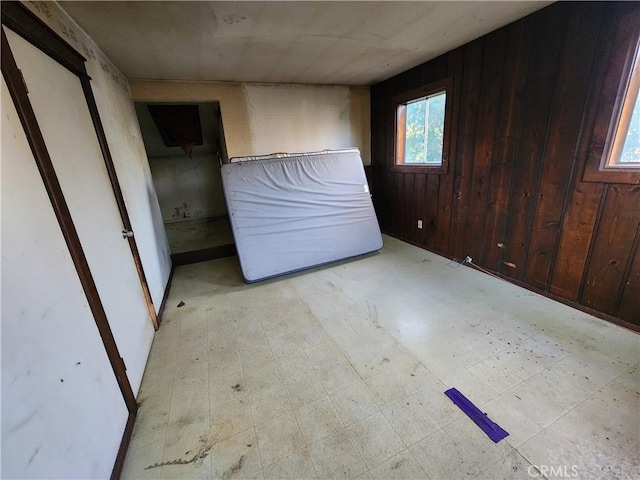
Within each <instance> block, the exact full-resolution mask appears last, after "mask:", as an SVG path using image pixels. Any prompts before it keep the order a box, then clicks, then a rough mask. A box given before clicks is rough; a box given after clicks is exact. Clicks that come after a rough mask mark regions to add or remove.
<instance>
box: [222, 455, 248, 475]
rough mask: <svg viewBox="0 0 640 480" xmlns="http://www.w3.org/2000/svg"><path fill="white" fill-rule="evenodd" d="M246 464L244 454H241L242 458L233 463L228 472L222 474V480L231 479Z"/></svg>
mask: <svg viewBox="0 0 640 480" xmlns="http://www.w3.org/2000/svg"><path fill="white" fill-rule="evenodd" d="M243 464H244V455H242V456H240V459H239V460H238V461H237V462H236V463H234V464H233V465H231V466H230V467H229V468H228V469H227V471H226V472H224V473H223V474H222V480H229V479H230V478H231V476H232V475H234V474H236V473H238V472H239V471H240V470H241V469H242V465H243Z"/></svg>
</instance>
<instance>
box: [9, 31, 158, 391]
mask: <svg viewBox="0 0 640 480" xmlns="http://www.w3.org/2000/svg"><path fill="white" fill-rule="evenodd" d="M5 32H6V33H7V38H8V41H9V45H10V46H11V50H12V51H13V54H14V56H15V59H16V63H17V65H18V68H20V70H21V71H22V74H23V76H24V79H25V82H26V85H27V88H28V90H29V99H30V101H31V105H32V106H33V110H34V112H35V116H36V119H37V121H38V124H39V126H40V129H41V131H42V135H43V137H44V141H45V144H46V145H47V149H48V151H49V155H50V156H51V160H52V162H53V166H54V169H55V171H56V174H57V177H58V180H59V181H60V185H61V187H62V191H63V193H64V196H65V199H66V201H67V204H68V206H69V210H70V212H71V218H72V220H73V222H74V224H75V227H76V230H77V231H78V236H79V237H80V243H81V244H82V248H83V250H84V252H85V255H86V257H87V262H88V264H89V268H90V270H91V273H92V275H93V278H94V280H95V283H96V287H97V289H98V293H99V295H100V298H101V300H102V303H103V306H104V309H105V312H106V315H107V319H108V320H109V325H110V326H111V330H112V331H113V336H114V338H115V341H116V344H117V346H118V350H119V352H120V355H121V356H122V357H123V359H124V362H125V365H126V367H127V376H128V378H129V382H130V383H131V388H132V389H133V392H134V394H135V393H137V391H138V389H139V386H140V381H141V380H142V374H143V372H144V367H145V364H146V360H147V355H148V352H149V349H150V347H151V342H152V340H153V333H154V330H153V325H152V323H151V319H150V318H149V312H148V310H147V305H146V303H145V299H144V295H143V291H142V286H141V284H140V280H139V277H138V273H137V270H136V268H135V264H134V261H133V257H132V254H131V250H130V249H129V244H128V242H127V241H126V240H125V239H123V237H122V228H123V226H122V219H121V217H120V213H119V211H118V208H117V204H116V201H115V197H114V193H113V190H112V188H111V184H110V181H109V176H108V174H107V169H106V167H105V164H104V159H103V156H102V153H101V151H100V145H99V143H98V139H97V136H96V132H95V129H94V126H93V123H92V120H91V116H90V113H89V108H88V107H87V103H86V99H85V96H84V93H83V91H82V86H81V83H80V79H79V78H78V77H77V76H76V75H74V74H73V73H71V72H69V71H68V70H67V69H66V68H64V67H63V66H62V65H60V64H59V63H57V62H56V61H55V60H53V59H51V58H50V57H48V56H47V55H45V54H44V53H43V52H42V51H40V50H39V49H38V48H36V47H34V46H33V45H31V44H30V43H28V42H27V41H26V40H24V39H23V38H21V37H19V36H18V35H17V34H15V33H14V32H12V31H11V30H9V29H6V28H5ZM43 240H44V239H43Z"/></svg>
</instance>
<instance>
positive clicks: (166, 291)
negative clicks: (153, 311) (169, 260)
mask: <svg viewBox="0 0 640 480" xmlns="http://www.w3.org/2000/svg"><path fill="white" fill-rule="evenodd" d="M175 269H176V267H175V265H173V264H172V265H171V272H169V278H168V279H167V285H166V286H165V288H164V295H163V296H162V302H161V303H160V308H159V309H158V314H157V318H158V327H160V324H161V323H162V315H163V314H164V307H165V306H166V305H167V298H169V290H171V281H172V280H173V272H174V271H175Z"/></svg>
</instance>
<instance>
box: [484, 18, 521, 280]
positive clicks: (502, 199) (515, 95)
mask: <svg viewBox="0 0 640 480" xmlns="http://www.w3.org/2000/svg"><path fill="white" fill-rule="evenodd" d="M532 23H533V20H532V17H527V18H525V19H524V20H522V21H519V22H516V23H514V24H512V25H510V26H509V27H508V34H507V50H506V53H505V59H504V67H505V68H504V73H503V75H504V79H503V82H502V96H501V101H500V105H499V107H498V108H499V111H500V115H499V117H498V123H497V125H496V132H495V136H494V150H493V157H492V159H491V177H490V182H489V183H490V188H489V197H488V199H487V203H486V215H485V228H484V232H483V238H482V259H481V260H482V262H483V263H484V265H486V266H487V268H489V269H491V270H494V271H498V270H499V267H500V262H501V259H502V249H503V248H504V242H503V240H504V234H505V228H506V221H507V215H506V213H507V211H508V209H507V206H508V204H509V193H510V191H511V183H512V178H513V165H514V160H515V156H516V153H517V151H518V140H519V135H520V124H521V119H522V98H523V95H524V89H525V82H526V79H527V67H528V63H529V62H528V55H527V53H528V52H529V49H530V43H531V37H532V32H533V28H532Z"/></svg>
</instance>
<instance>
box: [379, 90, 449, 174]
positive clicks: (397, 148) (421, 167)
mask: <svg viewBox="0 0 640 480" xmlns="http://www.w3.org/2000/svg"><path fill="white" fill-rule="evenodd" d="M443 90H444V92H445V93H446V96H447V98H446V101H445V112H444V135H443V139H442V163H441V164H440V165H425V164H417V165H411V164H406V163H403V161H404V155H405V141H404V137H405V128H406V127H405V124H406V118H407V117H406V115H407V112H406V105H405V104H406V103H407V102H409V101H411V100H414V99H417V98H421V97H427V96H429V95H431V94H433V93H437V92H441V91H443ZM452 96H453V78H452V77H447V78H444V79H442V80H438V81H436V82H431V83H429V84H428V85H425V86H422V87H420V88H416V89H413V90H410V91H408V92H403V93H401V94H398V95H395V96H394V97H393V98H392V105H393V112H394V137H393V144H392V148H393V163H392V165H391V171H392V172H395V173H422V174H441V175H446V174H447V172H448V169H449V154H450V148H451V130H452V128H453V119H452V112H453V108H452V106H453V98H452Z"/></svg>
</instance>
